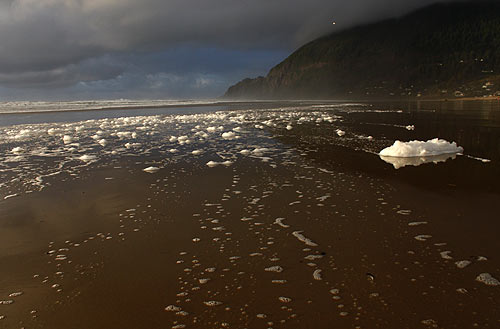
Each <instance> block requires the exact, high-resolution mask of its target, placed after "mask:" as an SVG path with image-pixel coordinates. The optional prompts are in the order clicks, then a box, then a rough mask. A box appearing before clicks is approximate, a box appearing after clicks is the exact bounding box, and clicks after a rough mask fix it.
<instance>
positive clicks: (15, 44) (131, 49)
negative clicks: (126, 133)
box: [0, 0, 436, 101]
mask: <svg viewBox="0 0 500 329" xmlns="http://www.w3.org/2000/svg"><path fill="white" fill-rule="evenodd" d="M434 2H436V0H350V1H346V0H0V101H13V100H82V99H118V98H126V99H208V98H215V97H218V96H221V95H222V94H224V92H225V90H226V89H227V88H228V87H229V86H230V85H232V84H234V83H236V82H238V81H239V80H241V79H244V78H246V77H256V76H259V75H266V74H267V72H268V71H269V69H270V68H272V67H273V66H274V65H276V64H278V63H279V62H281V61H282V60H283V59H285V58H286V57H287V56H288V55H289V54H290V53H291V52H293V50H295V49H297V48H298V47H300V46H301V45H303V44H304V43H306V42H308V41H311V40H313V39H315V38H317V37H319V36H322V35H324V34H327V33H331V32H335V31H340V30H342V29H346V28H349V27H351V26H354V25H358V24H363V23H368V22H373V21H377V20H381V19H384V18H390V17H396V16H400V15H403V14H405V13H407V12H410V11H412V10H414V9H416V8H419V7H423V6H425V5H428V4H431V3H434ZM333 22H335V23H336V24H332V23H333Z"/></svg>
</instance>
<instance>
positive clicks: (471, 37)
mask: <svg viewBox="0 0 500 329" xmlns="http://www.w3.org/2000/svg"><path fill="white" fill-rule="evenodd" d="M499 91H500V3H497V2H465V3H448V4H435V5H431V6H428V7H425V8H423V9H420V10H417V11H415V12H413V13H410V14H408V15H406V16H403V17H400V18H396V19H389V20H385V21H382V22H378V23H374V24H369V25H364V26H358V27H354V28H351V29H348V30H344V31H341V32H335V33H332V34H330V35H327V36H324V37H321V38H318V39H316V40H314V41H312V42H309V43H308V44H306V45H304V46H302V47H301V48H299V49H298V50H296V51H295V52H294V53H292V54H291V55H290V56H289V57H288V58H287V59H285V60H284V61H283V62H281V63H280V64H278V65H276V66H275V67H273V68H272V69H271V70H270V71H269V73H268V75H267V76H266V77H258V78H255V79H244V80H242V81H240V82H239V83H237V84H236V85H234V86H231V87H230V88H229V89H228V90H227V92H226V93H225V95H224V97H225V98H234V99H241V98H246V99H251V98H258V99H276V98H293V99H304V98H338V97H349V96H352V97H353V96H357V97H398V96H418V97H420V96H423V97H426V96H430V97H433V96H446V97H461V96H483V95H494V94H496V93H497V92H498V95H500V92H499Z"/></svg>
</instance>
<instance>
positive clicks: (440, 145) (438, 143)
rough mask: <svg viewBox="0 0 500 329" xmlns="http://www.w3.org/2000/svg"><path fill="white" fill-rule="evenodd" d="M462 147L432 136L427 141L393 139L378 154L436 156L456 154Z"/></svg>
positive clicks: (402, 156) (407, 156)
mask: <svg viewBox="0 0 500 329" xmlns="http://www.w3.org/2000/svg"><path fill="white" fill-rule="evenodd" d="M463 151H464V149H463V148H462V147H460V146H457V143H455V142H451V143H450V142H448V141H446V140H444V139H439V138H434V139H430V140H428V141H427V142H423V141H416V140H414V141H410V142H401V141H395V142H394V144H392V146H389V147H387V148H385V149H383V150H382V151H380V153H379V155H381V156H387V157H397V158H411V157H425V156H437V155H442V154H456V153H462V152H463Z"/></svg>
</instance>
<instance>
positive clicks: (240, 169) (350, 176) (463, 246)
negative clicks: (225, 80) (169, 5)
mask: <svg viewBox="0 0 500 329" xmlns="http://www.w3.org/2000/svg"><path fill="white" fill-rule="evenodd" d="M344 124H345V123H344ZM315 129H319V130H320V131H322V132H323V133H319V132H317V131H315ZM328 129H330V128H325V127H324V126H314V125H313V126H308V125H304V126H302V127H301V128H300V130H299V129H298V128H297V129H294V130H291V131H289V132H288V131H286V130H284V129H282V128H281V129H278V128H276V129H274V130H273V129H271V130H270V131H269V135H267V136H273V137H272V138H268V137H265V138H264V141H265V142H263V144H265V146H266V147H273V146H274V147H275V148H276V151H274V152H272V160H267V161H266V159H262V158H259V157H242V158H238V159H237V161H234V164H232V165H231V166H223V165H218V166H216V167H215V168H210V167H208V166H206V165H205V164H206V163H207V161H209V160H213V159H214V158H213V154H212V153H210V152H207V153H205V154H203V155H201V156H200V157H198V158H196V159H192V158H183V159H179V160H178V161H175V162H162V161H164V158H165V157H166V155H165V154H166V153H162V152H159V154H155V153H154V152H153V153H151V154H147V155H142V156H141V157H127V156H125V157H122V158H115V159H114V160H112V161H110V162H108V163H106V162H105V161H104V163H103V162H102V161H101V162H98V163H94V164H89V165H88V166H85V167H82V168H80V169H78V170H77V171H70V173H62V174H60V175H57V176H54V177H48V178H46V180H45V181H44V182H46V183H48V184H47V186H46V187H45V188H44V189H43V190H41V191H35V192H33V193H29V194H22V195H20V196H17V197H12V198H8V199H6V200H2V201H0V205H1V207H0V229H1V237H2V245H3V246H4V247H3V248H2V249H3V250H2V254H1V257H0V300H12V301H14V303H12V304H10V305H0V315H3V316H4V317H5V318H3V319H2V320H0V328H23V327H24V328H26V329H28V328H51V329H59V328H61V329H62V328H75V329H79V328H82V329H83V328H184V327H183V325H184V326H185V328H358V327H359V328H471V327H478V328H497V327H499V326H500V316H499V314H500V312H499V311H500V305H499V301H500V290H499V289H500V287H498V286H496V287H495V286H488V285H485V284H483V283H480V282H477V281H476V280H475V279H476V277H477V276H478V275H479V274H480V273H490V274H491V275H493V276H494V277H496V278H499V277H500V261H499V259H498V250H500V241H499V240H498V239H497V232H498V221H497V220H496V213H497V209H498V201H499V200H500V197H499V194H498V190H497V189H495V188H493V187H492V188H490V186H489V185H488V184H487V183H484V184H482V185H481V186H482V187H481V186H478V184H477V183H476V185H474V184H472V183H471V184H472V185H470V184H465V183H461V181H460V180H456V179H453V176H451V177H450V176H446V175H443V172H444V173H446V172H451V173H453V172H455V171H459V170H461V169H460V168H462V167H466V168H469V172H471V173H473V172H474V170H475V169H474V168H476V167H475V166H476V165H479V163H476V162H474V161H475V160H470V159H466V158H458V159H456V160H453V161H448V162H446V163H441V164H438V165H434V164H430V165H424V166H421V167H415V168H406V169H408V170H406V171H404V172H403V171H398V172H397V174H395V173H396V171H395V170H394V169H393V168H392V167H391V166H390V165H389V164H386V163H384V162H382V161H381V160H379V159H378V157H377V156H376V155H374V154H370V153H366V152H361V154H360V153H359V152H356V151H355V150H353V148H347V147H344V146H342V145H338V144H336V145H333V146H332V145H331V143H329V142H328V141H325V140H323V139H322V137H324V136H327V135H328V136H329V135H330V131H329V130H328ZM333 130H334V129H333ZM240 142H243V141H227V142H224V143H222V144H220V145H219V144H217V147H218V148H219V149H220V150H221V151H228V150H230V149H233V148H234V147H235V146H237V144H238V143H240ZM165 143H166V142H165ZM253 143H256V142H255V141H253ZM9 148H10V146H9ZM168 148H170V146H168ZM179 149H180V147H179ZM144 158H146V159H147V162H148V165H149V164H151V163H155V161H156V163H157V164H160V163H161V165H159V167H160V170H159V171H158V172H156V173H153V174H149V173H145V172H143V171H142V169H144V168H145V167H146V166H148V165H146V164H145V161H144ZM263 160H264V161H263ZM461 161H462V162H465V163H460V162H461ZM273 165H275V167H273ZM481 165H484V166H486V167H484V168H485V169H484V170H486V171H488V170H489V171H492V172H495V171H496V170H497V168H498V165H497V164H495V163H494V162H493V163H490V164H482V163H481ZM489 165H491V166H492V167H488V166H489ZM426 166H428V167H426ZM432 166H433V167H432ZM470 168H473V169H474V170H470ZM433 169H435V170H437V172H436V171H434V174H435V177H433V179H431V180H429V181H428V182H427V183H426V182H423V181H422V180H420V181H419V180H418V179H417V180H415V178H414V177H428V175H429V173H430V172H431V171H432V170H433ZM75 172H77V173H78V175H76V174H75V175H74V176H71V173H75ZM391 173H392V174H391ZM430 175H432V174H430ZM481 177H483V176H481ZM109 178H112V179H109ZM483 179H484V178H483ZM497 179H498V177H492V180H491V182H490V184H491V185H492V186H493V185H495V182H496V181H495V180H497ZM447 180H450V181H451V182H452V183H451V184H450V182H448V181H447ZM471 181H472V180H471ZM276 218H283V219H282V221H281V224H283V226H288V227H283V226H281V225H279V222H278V223H277V222H276V221H275V220H276ZM242 219H243V220H242ZM420 222H426V224H420V225H408V224H409V223H420ZM297 231H299V232H301V233H300V234H302V235H303V236H304V237H305V238H309V239H310V240H311V241H309V244H310V245H307V244H306V243H307V241H306V243H304V242H303V241H300V240H299V239H298V238H297V237H296V236H294V235H293V233H294V232H297ZM296 235H297V234H296ZM418 236H428V237H427V238H425V237H424V238H423V239H425V240H426V241H419V240H417V239H415V237H418ZM421 240H422V238H421ZM444 251H450V253H448V254H445V255H448V256H450V257H452V258H453V259H444V258H443V257H442V255H441V254H440V253H441V252H444ZM57 255H60V256H57ZM311 255H312V257H309V258H308V259H306V257H307V256H311ZM479 256H483V257H486V258H487V260H479V258H478V257H479ZM57 257H59V259H60V260H56V258H57ZM461 260H469V261H471V264H470V265H468V266H467V267H465V268H463V269H459V268H458V267H457V266H456V265H455V262H456V261H461ZM273 266H280V267H281V269H282V271H281V272H279V273H278V272H273V271H270V270H272V267H273ZM266 269H268V271H266ZM317 270H321V271H320V272H318V271H317ZM315 271H316V278H315V277H314V273H315ZM206 279H208V280H206ZM200 280H201V281H200ZM273 280H286V281H274V282H273ZM18 291H20V292H23V294H22V295H20V296H17V297H8V295H9V294H10V293H13V292H18ZM280 297H285V298H281V299H280ZM207 302H216V303H214V304H215V305H214V306H208V305H207V304H206V303H207ZM219 303H220V304H219ZM208 304H209V305H210V303H208ZM168 306H171V307H170V308H168V310H166V308H167V307H168ZM169 310H174V311H169ZM179 312H180V313H179ZM182 312H187V313H186V314H185V313H182ZM176 313H178V314H176Z"/></svg>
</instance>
